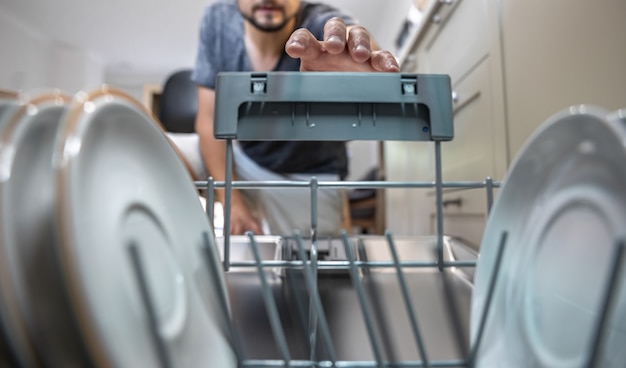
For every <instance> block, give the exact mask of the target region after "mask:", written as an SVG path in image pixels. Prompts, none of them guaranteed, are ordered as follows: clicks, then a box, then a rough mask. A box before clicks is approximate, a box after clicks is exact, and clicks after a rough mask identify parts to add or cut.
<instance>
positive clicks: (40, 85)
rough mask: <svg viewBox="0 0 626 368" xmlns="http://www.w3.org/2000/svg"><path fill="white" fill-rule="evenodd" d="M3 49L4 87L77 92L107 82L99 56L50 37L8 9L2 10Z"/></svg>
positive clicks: (0, 69)
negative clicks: (57, 89) (56, 89)
mask: <svg viewBox="0 0 626 368" xmlns="http://www.w3.org/2000/svg"><path fill="white" fill-rule="evenodd" d="M0 50H3V53H2V58H0V88H2V89H8V90H19V91H25V92H28V91H33V90H42V89H47V88H59V89H61V90H63V91H66V92H68V93H75V92H77V91H79V90H89V89H94V88H97V87H99V86H100V85H101V84H102V83H103V81H104V62H103V61H102V60H101V59H100V58H99V57H98V56H97V55H94V54H93V53H91V52H89V51H88V50H85V49H79V48H74V47H71V46H68V45H64V44H61V43H59V42H57V41H56V40H52V39H49V38H48V37H46V36H45V35H44V34H43V33H42V32H40V31H39V30H38V29H37V28H36V27H35V26H32V25H29V24H27V23H25V22H22V21H21V20H19V18H17V17H15V16H13V15H11V14H9V13H8V12H6V11H5V10H2V11H0Z"/></svg>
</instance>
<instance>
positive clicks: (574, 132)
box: [471, 106, 626, 368]
mask: <svg viewBox="0 0 626 368" xmlns="http://www.w3.org/2000/svg"><path fill="white" fill-rule="evenodd" d="M625 142H626V126H625V125H624V124H623V122H620V121H618V120H616V119H608V118H607V112H606V111H604V110H602V109H599V108H594V107H590V106H577V107H572V108H570V109H569V110H567V111H563V112H561V113H559V114H557V115H555V116H554V117H552V118H551V119H550V120H549V121H547V122H546V123H545V124H544V125H542V127H541V128H540V129H539V130H538V131H537V132H536V133H535V134H534V135H533V136H532V137H531V138H530V139H529V140H528V142H527V143H526V145H525V146H524V147H523V149H522V150H521V151H520V153H519V154H518V156H517V157H516V159H515V161H514V162H513V164H512V165H511V168H510V170H509V173H508V176H507V178H506V180H505V183H504V185H503V187H502V189H501V190H500V193H499V196H498V199H497V201H496V203H495V205H494V207H493V210H492V212H491V214H490V216H489V220H488V223H487V227H486V229H485V235H484V238H483V242H482V245H481V248H480V249H481V255H480V258H479V261H478V265H477V269H476V278H475V288H474V294H473V301H472V314H471V325H472V326H471V327H472V328H471V330H472V339H473V340H475V339H476V333H477V329H478V324H479V321H480V317H481V313H482V311H483V308H484V306H485V301H486V295H487V289H488V284H489V279H490V276H491V274H492V271H493V268H494V264H495V258H496V252H497V247H498V244H499V242H500V237H501V234H502V233H503V232H504V231H506V232H508V241H507V244H506V248H505V252H504V255H503V258H502V263H501V268H500V275H499V277H498V281H497V282H498V283H497V287H496V289H495V293H494V298H493V304H492V307H491V308H492V309H491V311H490V314H489V319H488V321H487V325H486V328H485V335H484V336H483V341H482V343H481V350H480V353H479V355H478V360H477V365H478V366H481V367H509V368H516V367H520V368H522V367H523V368H526V367H549V368H559V367H564V368H565V367H567V368H573V367H582V366H583V365H584V363H585V361H586V359H587V358H588V354H589V352H590V348H591V343H592V341H591V336H592V330H593V328H594V326H595V323H596V321H597V318H598V312H599V307H600V300H601V298H602V294H603V290H604V287H605V285H606V281H607V278H608V270H609V267H610V264H611V257H612V255H613V252H614V249H615V245H616V242H617V241H618V240H619V239H621V238H623V237H624V235H625V231H626V227H625V224H626V148H625V146H624V144H625ZM623 281H624V280H622V286H621V287H620V289H619V290H616V292H617V293H618V301H617V304H616V305H617V307H616V310H615V313H614V314H613V316H614V317H612V318H611V319H610V320H609V325H608V326H609V328H608V333H607V335H606V339H607V340H606V341H607V342H606V345H605V346H606V348H605V349H604V351H603V354H602V358H601V359H602V360H601V366H602V367H621V368H623V367H624V362H625V361H626V349H624V347H625V346H626V319H625V318H624V316H626V282H623Z"/></svg>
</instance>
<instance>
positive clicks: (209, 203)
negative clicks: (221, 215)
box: [205, 176, 215, 235]
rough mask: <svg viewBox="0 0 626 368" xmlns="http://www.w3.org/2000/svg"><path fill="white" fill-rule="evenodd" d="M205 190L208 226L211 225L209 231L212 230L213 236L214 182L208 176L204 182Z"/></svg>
mask: <svg viewBox="0 0 626 368" xmlns="http://www.w3.org/2000/svg"><path fill="white" fill-rule="evenodd" d="M206 182H207V188H206V209H205V210H206V214H207V217H208V218H209V224H211V229H212V230H213V235H215V229H214V228H213V226H215V180H214V179H213V177H212V176H209V177H208V178H207V180H206Z"/></svg>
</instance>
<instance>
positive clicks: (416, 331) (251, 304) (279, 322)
mask: <svg viewBox="0 0 626 368" xmlns="http://www.w3.org/2000/svg"><path fill="white" fill-rule="evenodd" d="M259 184H260V185H259ZM196 185H197V187H198V188H201V189H209V190H208V191H207V192H208V193H213V190H214V189H216V188H220V187H224V186H225V183H214V182H213V181H212V180H208V181H206V182H196ZM232 185H233V187H234V188H268V187H272V186H273V185H274V186H288V185H293V186H302V185H309V186H310V188H311V190H312V191H314V190H315V189H314V188H320V187H346V188H351V187H360V188H363V187H368V188H370V187H372V188H401V187H417V188H432V187H435V186H437V185H438V184H437V183H432V182H430V183H427V182H410V183H409V182H367V183H365V182H319V183H318V182H316V181H315V179H312V181H311V182H309V183H306V182H293V183H285V182H280V183H272V182H263V183H251V182H233V183H232ZM499 185H500V183H498V182H493V181H492V180H491V179H490V178H488V179H487V180H486V181H484V182H455V183H452V182H447V183H441V186H445V187H450V188H453V187H454V188H465V189H469V188H482V189H484V190H487V191H488V193H489V194H488V195H487V198H493V190H494V188H497V187H498V186H499ZM207 203H209V204H210V203H212V197H211V196H209V199H208V200H207ZM487 205H488V206H490V205H491V202H490V203H488V204H487ZM211 208H212V206H210V205H207V210H208V216H209V218H211V217H212V213H211V210H210V209H211ZM440 213H441V212H440ZM311 215H312V216H316V213H315V206H312V214H311ZM439 220H440V221H442V219H439ZM218 243H219V249H220V251H221V255H222V260H223V262H224V267H225V269H227V270H228V271H227V272H226V282H227V285H228V289H229V298H230V300H228V301H226V300H225V301H223V304H225V305H226V304H230V305H231V308H232V311H231V313H232V323H231V325H230V326H231V331H230V332H231V334H232V335H233V336H235V338H234V341H233V344H234V346H236V350H237V352H238V356H239V357H240V365H241V366H243V367H284V366H290V367H355V368H356V367H466V366H472V362H471V361H472V356H474V355H475V351H476V349H477V348H478V345H477V344H474V345H471V344H470V339H469V335H470V333H469V324H470V320H469V315H470V313H469V312H470V307H471V293H472V279H473V268H474V267H475V265H476V260H477V256H478V255H477V254H476V253H475V251H474V250H473V249H472V248H471V247H469V246H468V245H467V244H465V243H463V241H461V240H459V239H455V238H451V237H447V236H444V235H442V234H439V235H435V236H423V237H416V236H397V237H396V236H393V235H392V234H391V233H390V232H387V233H386V234H385V236H349V235H348V234H347V233H345V232H344V233H343V234H342V236H341V237H326V238H320V239H316V238H303V237H302V236H300V234H297V233H296V234H294V235H293V236H290V237H277V236H255V235H253V234H251V233H250V234H248V235H247V236H231V237H228V239H227V238H226V237H225V238H218ZM207 254H209V252H207ZM495 277H496V275H494V280H495ZM479 340H480V338H478V339H476V340H475V341H479Z"/></svg>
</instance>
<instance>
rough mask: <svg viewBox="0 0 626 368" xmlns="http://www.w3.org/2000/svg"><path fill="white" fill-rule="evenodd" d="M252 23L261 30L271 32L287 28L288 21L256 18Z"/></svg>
mask: <svg viewBox="0 0 626 368" xmlns="http://www.w3.org/2000/svg"><path fill="white" fill-rule="evenodd" d="M250 23H251V24H252V25H253V26H254V27H255V28H256V29H258V30H259V31H263V32H268V33H271V32H278V31H280V30H282V29H283V28H285V26H286V25H287V23H288V22H287V21H285V20H284V21H282V22H259V21H257V20H254V21H251V22H250Z"/></svg>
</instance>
